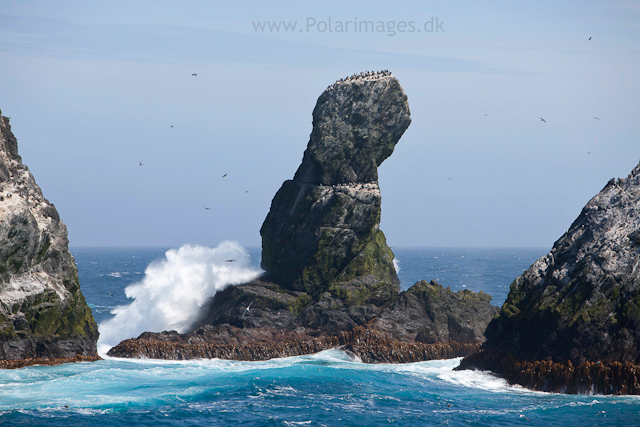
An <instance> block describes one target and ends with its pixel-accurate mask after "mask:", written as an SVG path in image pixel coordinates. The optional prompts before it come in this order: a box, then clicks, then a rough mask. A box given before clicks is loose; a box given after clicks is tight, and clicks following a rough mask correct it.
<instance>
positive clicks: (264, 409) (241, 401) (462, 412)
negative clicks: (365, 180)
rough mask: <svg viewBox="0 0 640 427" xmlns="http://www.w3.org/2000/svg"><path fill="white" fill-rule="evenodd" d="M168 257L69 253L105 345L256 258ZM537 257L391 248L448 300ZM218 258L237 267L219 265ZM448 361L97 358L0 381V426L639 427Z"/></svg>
mask: <svg viewBox="0 0 640 427" xmlns="http://www.w3.org/2000/svg"><path fill="white" fill-rule="evenodd" d="M168 249H169V248H72V249H71V252H72V254H73V255H74V256H75V258H76V262H77V265H78V270H79V273H80V283H81V288H82V292H83V293H84V295H85V298H86V300H87V303H88V304H89V305H90V307H91V308H92V310H93V314H94V316H95V318H96V321H97V322H98V323H99V324H100V331H101V334H102V335H103V336H106V337H112V338H111V339H116V338H117V339H120V338H126V337H127V336H126V335H127V334H129V335H131V336H133V335H135V336H137V334H138V332H137V331H138V330H144V328H163V327H171V326H172V325H178V326H176V327H177V328H179V327H180V326H179V325H181V324H182V323H180V322H183V323H184V322H186V321H188V320H189V317H188V316H189V315H191V314H192V312H193V311H194V309H193V307H194V304H195V305H198V304H200V303H202V301H203V299H204V298H206V297H207V296H208V295H200V294H199V293H198V290H199V289H202V288H204V289H208V290H210V291H211V292H215V289H219V288H220V287H221V286H223V285H224V283H223V282H224V281H233V280H236V281H237V280H240V278H241V277H245V276H246V275H247V274H249V275H251V274H254V273H255V272H256V271H258V266H259V260H260V250H259V248H250V249H248V250H246V251H244V250H242V249H238V248H231V249H229V248H226V249H225V248H223V250H222V249H221V250H219V251H218V252H216V250H218V249H212V250H205V249H203V248H186V249H185V248H182V249H180V250H179V251H178V250H172V251H170V252H169V253H168V254H167V255H166V256H165V252H167V250H168ZM230 250H231V252H230ZM233 251H235V252H233ZM243 251H244V252H243ZM547 251H548V248H500V249H495V248H491V249H485V248H472V249H470V248H396V249H394V252H395V254H396V258H397V261H398V265H399V268H400V270H399V276H400V280H401V281H402V284H401V287H402V289H403V290H404V289H407V288H408V287H409V286H411V285H412V284H413V283H415V282H416V281H418V280H422V279H424V280H431V279H435V280H437V281H438V282H439V283H441V284H442V285H444V286H449V287H451V289H452V290H454V291H458V290H461V289H470V290H473V291H483V292H485V293H488V294H490V295H491V296H492V297H493V304H495V305H501V304H502V303H503V302H504V300H505V298H506V295H507V293H508V291H509V285H510V284H511V282H512V281H513V279H515V278H516V277H517V276H518V275H519V274H520V273H522V272H523V271H524V270H525V269H526V268H528V267H529V266H530V265H531V264H532V263H533V261H535V260H536V259H538V258H539V257H540V256H542V255H544V254H545V253H546V252H547ZM230 254H231V255H230ZM229 256H234V257H235V258H236V259H237V260H238V261H240V262H236V263H230V262H226V261H227V260H226V259H225V258H227V257H229ZM241 257H242V259H240V258H241ZM232 264H233V265H232ZM236 264H238V266H237V267H236ZM233 269H236V270H233ZM212 271H213V273H212ZM243 274H244V275H245V276H243ZM194 284H195V285H194ZM190 286H191V287H190ZM127 288H128V289H127ZM126 289H127V290H126ZM127 295H128V296H129V298H128V297H127ZM114 312H115V313H116V314H115V315H114ZM114 316H115V317H114ZM185 316H186V317H185ZM176 319H177V320H176ZM130 325H133V326H131V327H130V328H129V326H130ZM125 326H126V327H125ZM136 328H137V329H136ZM118 334H120V335H118ZM102 339H103V338H101V340H102ZM105 339H106V338H105ZM102 344H103V345H106V344H105V343H104V342H103V343H102ZM111 345H112V344H111ZM101 352H103V350H101ZM458 363H459V359H451V360H437V361H430V362H421V363H412V364H377V365H367V364H363V363H358V362H357V361H354V360H351V359H350V358H349V357H347V356H346V355H345V354H344V353H342V352H341V351H339V350H329V351H324V352H322V353H318V354H314V355H309V356H300V357H291V358H285V359H273V360H269V361H265V362H234V361H225V360H217V359H213V360H196V361H186V362H175V361H157V360H125V359H113V358H105V359H104V360H102V361H98V362H93V363H75V364H66V365H60V366H35V367H28V368H23V369H16V370H1V371H0V425H8V426H9V425H11V426H13V425H25V426H33V425H42V426H110V427H115V426H154V427H159V426H226V425H236V424H241V425H246V426H382V425H385V426H386V425H398V426H439V425H447V426H468V425H472V426H512V425H538V426H540V425H544V426H569V425H570V426H583V425H589V426H591V425H594V426H637V425H640V398H639V397H612V396H593V395H561V394H552V393H540V392H532V391H527V390H525V389H522V388H520V387H512V386H508V385H507V384H506V383H505V382H504V381H503V380H501V379H499V378H496V377H494V376H492V375H490V374H487V373H483V372H475V371H463V372H454V371H453V368H455V367H456V366H457V365H458Z"/></svg>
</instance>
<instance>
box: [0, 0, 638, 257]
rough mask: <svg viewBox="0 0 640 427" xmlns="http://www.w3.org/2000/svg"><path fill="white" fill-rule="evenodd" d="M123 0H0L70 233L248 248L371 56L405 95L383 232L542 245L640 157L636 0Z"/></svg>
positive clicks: (34, 133)
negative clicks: (406, 122) (336, 85)
mask: <svg viewBox="0 0 640 427" xmlns="http://www.w3.org/2000/svg"><path fill="white" fill-rule="evenodd" d="M131 3H133V2H125V1H121V2H117V1H116V2H108V4H107V2H100V3H98V2H80V1H56V2H49V1H11V0H3V2H2V8H0V109H1V110H2V114H3V115H5V116H9V117H11V125H12V130H13V132H14V134H15V135H16V137H17V139H18V147H19V152H20V154H21V156H22V158H23V161H24V163H25V164H26V165H27V166H28V167H29V169H30V171H31V172H32V173H33V175H34V176H35V178H36V182H37V183H38V184H39V185H40V187H41V188H42V190H43V193H44V195H45V197H47V198H48V199H49V200H50V201H51V202H53V203H54V204H55V205H56V208H57V209H58V211H59V213H60V215H61V218H62V219H63V220H64V221H65V223H66V224H67V227H68V231H69V240H70V244H71V246H171V247H177V246H181V245H183V244H198V245H206V246H212V247H213V246H217V245H218V244H219V243H221V242H222V241H225V240H233V241H237V242H239V243H240V244H242V245H244V246H260V242H261V240H260V234H259V229H260V226H261V225H262V222H263V221H264V218H265V216H266V215H267V213H268V211H269V207H270V204H271V199H272V198H273V196H274V195H275V193H276V191H277V190H278V189H279V188H280V186H281V184H282V182H283V181H284V180H286V179H291V178H292V177H293V174H294V173H295V171H296V169H297V168H298V166H299V164H300V161H301V159H302V154H303V151H304V149H305V148H306V144H307V143H308V140H309V134H310V132H311V113H312V111H313V108H314V106H315V103H316V100H317V98H318V97H319V96H320V94H321V93H322V92H323V90H324V89H325V88H326V87H327V86H328V85H330V84H331V83H333V82H334V81H336V80H338V79H340V78H342V77H345V76H348V75H351V74H353V73H356V72H360V71H364V70H380V69H387V70H390V71H391V72H392V73H393V74H394V75H395V76H396V77H397V78H398V80H399V81H400V84H401V85H402V87H403V88H404V90H405V92H406V94H407V96H408V99H409V105H410V108H411V117H412V123H411V126H410V127H409V129H408V130H407V131H406V132H405V134H404V136H403V137H402V139H401V140H400V142H399V143H398V145H397V146H396V150H395V152H394V154H393V155H392V156H391V157H390V158H388V159H387V160H386V161H385V162H384V163H383V164H382V165H381V167H380V169H379V184H380V187H381V191H382V222H381V229H382V230H383V231H384V232H385V235H386V236H387V241H388V243H389V245H391V246H467V247H474V246H475V247H495V246H503V247H504V246H512V247H548V248H551V246H552V245H553V243H554V242H555V240H557V239H558V238H559V237H560V236H561V235H562V234H563V233H564V232H565V231H566V230H567V229H568V228H569V226H570V225H571V223H572V222H573V220H574V219H575V218H576V217H577V216H578V214H579V213H580V211H581V209H582V207H583V206H584V205H585V204H586V203H587V202H588V201H589V199H590V198H591V197H593V196H594V195H595V194H596V193H597V192H598V191H600V190H601V189H602V188H603V187H604V185H605V184H606V183H607V181H609V180H610V179H611V178H613V177H625V176H627V175H628V174H629V172H630V171H631V169H633V167H634V166H635V165H637V164H638V161H639V160H640V119H639V118H638V115H639V112H640V1H608V2H601V1H564V2H557V1H535V2H534V1H523V2H512V1H483V2H478V1H440V2H433V1H397V2H391V1H388V0H381V1H377V0H370V1H367V2H361V1H358V2H355V1H354V2H344V1H341V2H337V1H328V2H304V1H299V0H298V1H291V2H287V1H284V2H283V1H279V2H261V1H255V2H233V3H231V2H214V1H206V2H205V1H183V2H175V1H153V2H151V1H137V2H135V3H134V4H131ZM320 3H321V4H320ZM362 21H372V22H374V23H375V24H376V27H375V28H374V29H371V30H369V29H368V28H364V29H363V28H362V26H361V27H360V29H361V31H355V29H356V25H355V22H362ZM280 22H284V23H285V24H286V25H287V28H288V29H289V30H285V29H284V26H283V25H282V24H281V25H280V30H279V31H276V30H275V28H274V29H272V30H269V27H268V26H269V23H271V25H277V24H279V23H280ZM347 22H350V24H347ZM294 25H295V27H293V26H294ZM346 25H350V26H346ZM360 25H362V24H360ZM261 28H262V30H261ZM340 30H342V31H340ZM418 30H420V31H418ZM589 39H590V40H589ZM194 73H195V74H197V76H192V74H194ZM596 117H597V119H596ZM541 118H544V119H545V120H546V122H543V121H541ZM140 162H141V163H142V166H140V164H139V163H140ZM225 174H226V177H224V178H223V177H222V176H223V175H225ZM205 208H210V210H207V209H205Z"/></svg>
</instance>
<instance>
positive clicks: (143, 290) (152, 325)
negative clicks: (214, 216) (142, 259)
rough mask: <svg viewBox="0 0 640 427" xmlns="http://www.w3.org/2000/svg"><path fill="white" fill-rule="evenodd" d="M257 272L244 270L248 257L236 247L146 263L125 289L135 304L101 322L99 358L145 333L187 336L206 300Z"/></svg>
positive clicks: (176, 252)
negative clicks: (139, 278) (136, 280)
mask: <svg viewBox="0 0 640 427" xmlns="http://www.w3.org/2000/svg"><path fill="white" fill-rule="evenodd" d="M261 272H262V271H261V270H257V269H251V268H249V267H248V255H247V253H246V251H245V250H244V249H243V248H242V247H241V246H240V245H239V244H238V243H236V242H230V241H225V242H223V243H221V244H220V245H219V246H218V247H216V248H207V247H204V246H191V245H185V246H182V247H181V248H179V249H170V250H169V251H167V252H166V253H165V259H163V260H161V261H156V262H153V263H151V264H149V266H148V267H147V269H146V270H145V275H144V277H143V279H142V281H141V282H139V283H136V284H134V285H130V286H128V287H127V288H126V289H125V294H126V296H127V298H132V299H133V302H132V303H131V304H129V305H127V306H121V307H118V308H115V309H114V310H113V311H112V312H111V313H112V314H114V315H115V316H114V317H113V318H111V319H109V320H106V321H104V322H102V323H100V325H99V326H98V330H99V331H100V339H99V340H98V353H99V354H100V355H101V356H104V355H105V354H106V353H107V351H109V349H110V348H111V347H113V346H115V345H116V344H118V343H119V342H120V341H122V340H124V339H127V338H132V337H137V336H138V335H140V334H141V333H142V332H145V331H150V332H161V331H170V330H176V331H178V332H180V333H182V332H185V331H186V329H187V328H189V326H190V325H191V324H192V323H193V322H194V321H195V319H196V316H197V315H198V311H199V309H200V307H202V305H203V304H204V302H205V301H206V300H207V298H209V297H211V296H213V295H214V294H215V293H216V292H217V291H219V290H221V289H223V288H225V287H227V286H228V285H235V284H240V283H243V282H247V281H250V280H253V279H255V278H256V277H257V276H258V275H260V273H261Z"/></svg>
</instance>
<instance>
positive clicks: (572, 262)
mask: <svg viewBox="0 0 640 427" xmlns="http://www.w3.org/2000/svg"><path fill="white" fill-rule="evenodd" d="M638 236H640V165H638V166H637V167H636V168H635V169H634V170H633V171H632V172H631V174H630V175H629V176H628V177H627V178H626V179H618V180H615V179H612V180H611V181H609V183H607V185H606V186H605V187H604V189H603V190H602V191H600V193H598V194H597V195H596V196H595V197H594V198H593V199H591V200H590V201H589V203H587V205H586V206H585V207H584V209H583V210H582V212H581V213H580V215H579V216H578V218H577V219H576V220H575V221H574V223H573V224H572V225H571V227H570V228H569V230H568V231H567V232H566V233H565V234H564V235H563V236H562V237H561V238H560V239H559V240H558V241H557V242H556V243H555V244H554V246H553V248H552V249H551V251H550V252H549V253H548V254H547V255H546V256H544V257H543V258H541V259H539V260H538V261H536V262H535V263H534V264H533V265H532V266H531V267H530V268H529V269H528V270H527V271H525V272H524V273H523V274H522V275H521V276H520V277H518V278H517V279H516V280H515V281H514V282H513V284H512V285H511V289H510V292H509V295H508V297H507V300H506V302H505V303H504V305H503V306H502V309H501V310H500V315H499V316H498V317H497V318H496V319H495V320H493V321H492V322H491V323H490V324H489V326H488V328H487V331H486V336H487V342H486V343H485V344H484V345H483V349H482V351H481V352H480V353H478V354H476V355H474V356H472V357H469V358H468V359H465V360H464V361H463V363H462V365H461V367H462V368H473V367H475V368H481V369H491V370H494V371H496V372H497V373H499V374H502V375H504V376H505V377H506V378H507V379H509V380H511V381H514V382H520V383H523V385H527V386H530V387H533V388H537V389H542V390H547V389H549V390H554V391H570V392H584V391H594V390H595V391H596V392H600V393H629V392H634V393H638V392H640V387H639V386H638V384H640V376H638V374H635V375H630V374H629V372H640V368H639V367H638V364H640V238H639V237H638ZM624 364H630V365H629V366H627V368H624V369H623V366H624ZM523 366H526V367H527V368H526V369H524V368H523ZM561 366H563V367H564V368H561ZM634 366H635V368H634ZM552 367H553V369H552ZM574 367H575V369H574ZM606 369H610V370H612V371H611V372H623V371H624V372H626V374H624V375H622V374H620V375H621V376H622V377H625V375H626V377H625V378H630V379H631V380H630V381H631V383H626V382H625V383H621V382H617V383H616V381H613V374H612V375H609V377H608V380H607V381H604V380H602V381H599V380H598V381H596V379H595V378H596V377H597V376H598V375H600V374H598V375H595V374H594V377H593V378H591V377H590V376H589V375H590V374H589V373H595V372H596V371H602V372H604V371H605V370H606ZM525 372H527V373H526V374H523V373H525ZM552 372H555V374H553V375H555V379H553V380H552V378H551V377H552V374H551V373H552ZM577 372H581V374H579V375H578V373H577ZM602 372H601V373H602ZM523 375H524V376H523ZM602 375H604V374H602ZM563 376H564V377H563ZM534 377H536V380H535V381H534V380H533V378H534ZM634 381H635V384H634V383H633V382H634ZM632 390H635V391H632Z"/></svg>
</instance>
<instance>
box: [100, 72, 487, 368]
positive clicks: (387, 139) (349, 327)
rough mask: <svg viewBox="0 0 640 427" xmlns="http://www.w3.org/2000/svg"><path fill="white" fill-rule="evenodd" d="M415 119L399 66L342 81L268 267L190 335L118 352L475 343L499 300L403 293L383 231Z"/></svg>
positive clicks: (425, 348) (405, 353)
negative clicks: (393, 180)
mask: <svg viewBox="0 0 640 427" xmlns="http://www.w3.org/2000/svg"><path fill="white" fill-rule="evenodd" d="M409 123H410V118H409V105H408V102H407V97H406V95H405V93H404V91H403V90H402V88H401V87H400V84H399V83H398V81H397V80H396V78H395V77H393V75H392V74H391V73H389V72H380V73H361V74H359V75H354V76H352V77H349V78H346V79H342V80H339V81H338V82H336V83H335V84H333V85H331V86H330V87H329V88H328V89H327V90H326V91H325V92H324V93H323V94H322V95H321V96H320V98H319V99H318V102H317V105H316V107H315V109H314V111H313V131H312V133H311V138H310V141H309V144H308V146H307V149H306V151H305V153H304V157H303V160H302V164H301V165H300V167H299V168H298V171H297V172H296V174H295V176H294V178H293V180H288V181H286V182H285V183H284V184H283V185H282V187H281V188H280V190H279V191H278V193H277V194H276V196H275V197H274V198H273V201H272V203H271V210H270V212H269V214H268V215H267V218H266V219H265V222H264V224H263V226H262V229H261V234H262V267H263V268H264V269H265V270H266V274H265V275H264V276H263V277H261V278H260V279H258V280H254V281H252V282H251V283H245V284H242V285H238V286H232V287H228V288H226V289H224V290H222V291H219V292H218V293H217V294H216V295H215V296H213V297H212V298H211V299H210V300H209V301H208V303H207V304H206V305H205V306H204V307H203V310H202V311H201V314H200V318H199V319H198V321H197V322H196V323H195V324H194V325H193V326H192V328H191V331H189V332H188V333H186V334H178V333H177V332H175V331H173V332H171V331H170V332H161V333H144V334H142V335H141V336H140V337H138V338H134V339H129V340H125V341H123V342H121V343H120V344H118V345H117V346H116V347H114V348H112V349H111V350H110V351H109V353H108V354H109V355H110V356H116V357H152V358H163V359H188V358H194V357H222V358H231V359H239V360H263V359H265V358H272V357H285V356H292V355H299V354H307V353H312V352H317V351H320V350H324V349H327V348H331V347H336V346H340V347H342V348H344V349H345V350H348V351H351V352H352V353H354V354H355V355H356V356H358V357H360V358H361V359H362V360H363V361H365V362H371V363H373V362H416V361H420V360H430V359H435V358H443V357H458V356H464V355H469V354H471V353H472V352H473V351H475V350H476V349H477V348H478V347H479V346H480V343H481V342H483V341H484V336H483V335H482V333H483V331H484V329H485V327H486V325H487V323H488V322H489V321H490V320H491V318H492V317H493V316H494V314H495V313H496V311H497V307H492V306H491V305H490V304H489V301H490V300H491V297H489V296H488V295H484V294H474V293H472V292H468V291H466V292H458V293H457V294H454V293H453V292H451V291H450V290H449V289H444V288H443V287H442V286H440V285H438V284H437V283H435V282H432V283H430V284H429V283H426V282H419V283H418V284H416V285H414V287H412V288H411V289H410V290H409V291H407V292H403V293H402V294H400V295H398V293H399V286H398V285H399V280H398V277H397V275H396V271H395V268H394V266H393V253H392V252H391V249H389V247H388V246H387V244H386V241H385V237H384V234H383V233H382V231H380V230H379V223H380V209H381V198H380V189H379V187H378V183H377V179H378V175H377V167H378V166H379V165H380V164H381V163H382V162H383V161H384V160H385V159H386V158H387V157H389V156H390V155H391V153H392V152H393V150H394V147H395V145H396V143H397V142H398V140H399V139H400V137H401V136H402V134H403V133H404V131H405V130H406V129H407V126H409ZM249 308H250V309H249Z"/></svg>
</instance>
